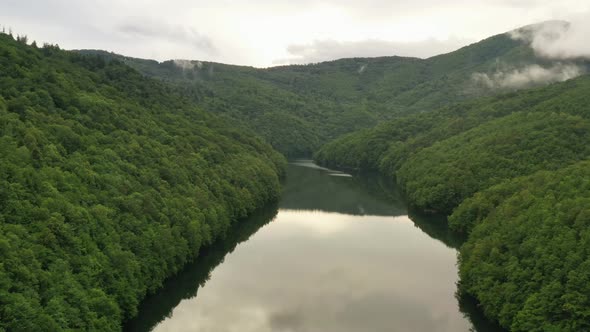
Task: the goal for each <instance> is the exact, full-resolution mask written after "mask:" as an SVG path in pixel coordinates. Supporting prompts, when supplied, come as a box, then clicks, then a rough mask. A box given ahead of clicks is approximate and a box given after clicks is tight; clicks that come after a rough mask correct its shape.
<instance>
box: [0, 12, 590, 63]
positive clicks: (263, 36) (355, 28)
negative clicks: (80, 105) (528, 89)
mask: <svg viewBox="0 0 590 332" xmlns="http://www.w3.org/2000/svg"><path fill="white" fill-rule="evenodd" d="M555 19H559V20H574V21H575V20H577V21H590V1H588V0H559V1H555V0H444V1H441V0H411V1H407V0H406V1H401V0H338V1H337V0H324V1H315V0H296V1H295V0H291V1H286V0H248V1H246V0H208V1H201V0H165V1H162V0H93V1H88V0H70V1H68V0H36V1H34V0H0V26H4V27H5V28H6V29H7V30H8V29H9V28H10V29H11V30H12V31H13V33H14V34H20V35H27V36H28V37H29V40H36V41H37V43H44V42H47V43H52V44H58V45H59V46H60V47H62V48H65V49H103V50H107V51H112V52H115V53H119V54H123V55H127V56H133V57H140V58H148V59H156V60H159V61H163V60H168V59H191V60H201V61H215V62H222V63H230V64H240V65H249V66H255V67H269V66H275V65H282V64H293V63H312V62H320V61H326V60H334V59H338V58H345V57H355V56H359V57H371V56H388V55H400V56H415V57H421V58H425V57H429V56H433V55H436V54H441V53H447V52H450V51H453V50H455V49H458V48H460V47H462V46H465V45H468V44H471V43H473V42H477V41H479V40H481V39H484V38H487V37H490V36H492V35H495V34H499V33H504V32H507V31H510V30H513V29H516V28H518V27H521V26H525V25H528V24H532V23H537V22H541V21H546V20H555Z"/></svg>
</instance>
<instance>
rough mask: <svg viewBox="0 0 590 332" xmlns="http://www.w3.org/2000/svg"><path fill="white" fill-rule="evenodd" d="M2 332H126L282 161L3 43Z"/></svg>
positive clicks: (118, 77)
mask: <svg viewBox="0 0 590 332" xmlns="http://www.w3.org/2000/svg"><path fill="white" fill-rule="evenodd" d="M0 71H1V72H2V75H1V76H0V151H1V153H0V330H1V331H57V330H95V331H97V330H100V331H116V330H120V328H121V323H122V321H123V320H124V319H128V318H130V317H132V316H134V315H135V314H136V312H137V306H138V303H139V302H140V301H141V300H142V299H143V298H144V297H145V296H146V294H148V293H152V292H154V291H155V290H156V289H158V288H159V287H160V286H161V285H162V282H163V281H164V279H165V278H167V277H169V276H171V275H173V274H175V273H177V272H178V271H179V270H180V268H181V267H183V265H185V263H187V262H189V261H190V260H192V259H194V258H195V257H196V256H197V254H198V252H199V249H200V248H201V247H203V246H206V245H209V244H211V243H212V242H213V241H215V240H216V239H218V238H220V237H222V236H224V234H225V233H226V232H227V230H228V229H229V228H230V226H231V225H232V224H233V223H234V222H236V220H237V219H238V218H241V217H244V216H246V215H248V214H250V213H251V212H253V211H254V210H255V209H257V208H259V207H261V206H263V205H265V204H266V203H267V202H270V201H273V200H275V199H276V198H277V197H278V195H279V193H280V188H279V187H280V185H279V177H280V176H281V174H282V173H283V168H284V159H283V157H282V156H280V155H279V154H278V153H276V152H275V151H274V150H272V148H271V147H270V146H269V145H268V144H266V143H264V142H262V141H261V140H259V139H258V138H256V137H255V136H254V134H252V133H251V132H248V131H244V130H239V129H236V128H232V127H229V126H228V125H226V124H224V121H223V120H222V119H220V118H218V117H216V116H214V115H212V114H210V113H208V112H204V111H202V110H200V109H198V108H196V107H195V106H194V104H193V103H192V102H191V101H190V100H187V99H186V98H183V97H182V96H181V95H179V94H178V93H177V92H175V91H174V89H171V88H170V87H168V86H166V85H164V84H162V83H161V82H158V81H155V80H152V79H149V78H146V77H144V76H143V75H141V74H139V73H138V72H137V71H135V70H134V69H132V68H130V67H128V66H126V65H124V64H123V63H121V62H119V61H109V62H105V61H104V60H103V59H102V58H99V57H96V56H83V55H80V54H78V53H74V52H65V51H61V50H60V49H59V48H58V47H56V46H51V45H45V46H44V47H42V48H38V47H37V46H36V45H34V44H33V45H32V46H28V45H27V44H26V39H25V38H19V39H18V40H14V39H13V38H12V36H9V35H5V34H0Z"/></svg>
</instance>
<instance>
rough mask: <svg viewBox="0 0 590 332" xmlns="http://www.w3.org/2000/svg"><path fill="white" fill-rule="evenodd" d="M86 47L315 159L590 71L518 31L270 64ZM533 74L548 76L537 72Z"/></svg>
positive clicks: (286, 151)
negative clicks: (554, 56) (438, 114)
mask: <svg viewBox="0 0 590 332" xmlns="http://www.w3.org/2000/svg"><path fill="white" fill-rule="evenodd" d="M81 52H83V53H93V54H100V55H102V56H103V57H105V58H115V59H119V60H121V61H123V62H125V63H126V64H128V65H129V66H131V67H133V68H135V69H137V70H139V71H140V72H142V73H144V74H145V75H146V76H149V77H154V78H158V79H161V80H164V81H166V82H169V83H173V84H175V85H176V86H178V87H179V89H181V90H182V91H184V93H185V94H186V95H189V96H191V98H193V100H196V101H197V102H198V103H199V104H200V105H201V106H202V107H203V108H204V109H206V110H209V111H212V112H214V113H217V114H223V115H226V116H227V117H229V118H230V119H234V120H238V121H239V122H240V123H242V124H244V125H245V126H246V127H248V128H250V129H252V130H254V131H255V132H257V133H259V134H260V135H261V136H262V137H263V138H265V139H266V141H267V142H269V143H270V144H271V145H272V146H273V147H274V148H275V149H277V150H278V151H280V152H282V153H283V154H284V155H286V156H290V157H294V156H309V155H311V154H312V153H313V152H315V151H317V149H318V148H319V147H320V146H321V145H323V144H324V143H326V142H328V141H330V140H332V139H334V138H337V137H339V136H341V135H343V134H346V133H349V132H353V131H356V130H360V129H363V128H370V127H373V126H375V125H376V124H377V123H380V122H382V121H384V120H388V119H395V118H398V117H400V116H403V115H408V114H414V113H421V112H430V111H433V110H435V109H438V108H440V107H443V106H445V105H449V104H452V103H455V102H458V101H463V100H467V99H471V98H474V97H481V96H488V95H495V94H498V93H502V92H507V91H514V90H517V89H522V88H528V87H533V86H538V85H545V84H547V83H550V82H553V81H554V80H564V79H566V78H570V77H571V76H575V75H576V71H575V70H573V71H572V70H571V69H572V68H574V69H575V68H578V67H580V68H582V69H581V71H585V70H586V69H587V68H588V66H587V63H585V62H581V61H570V62H568V64H564V63H560V62H556V61H550V60H546V59H543V58H539V57H536V56H535V54H534V52H533V50H532V49H531V48H530V47H529V46H528V44H527V43H525V42H523V41H522V40H517V39H514V38H512V37H511V34H510V33H505V34H501V35H497V36H493V37H491V38H488V39H485V40H483V41H480V42H478V43H475V44H473V45H469V46H467V47H464V48H461V49H459V50H457V51H455V52H452V53H449V54H444V55H439V56H435V57H432V58H429V59H418V58H404V57H395V56H392V57H379V58H354V59H341V60H336V61H330V62H324V63H317V64H310V65H292V66H281V67H273V68H267V69H256V68H252V67H240V66H230V65H224V64H219V63H212V62H201V61H189V60H170V61H165V62H162V63H158V62H156V61H153V60H143V59H135V58H130V57H124V56H120V55H116V54H111V53H107V52H104V51H88V50H87V51H81ZM568 69H569V71H568ZM531 71H534V72H539V71H540V72H542V73H544V74H545V75H543V77H541V78H535V75H531V74H530V73H529V72H531ZM564 72H565V74H564ZM568 73H569V75H568ZM564 75H565V76H564ZM517 78H520V79H517Z"/></svg>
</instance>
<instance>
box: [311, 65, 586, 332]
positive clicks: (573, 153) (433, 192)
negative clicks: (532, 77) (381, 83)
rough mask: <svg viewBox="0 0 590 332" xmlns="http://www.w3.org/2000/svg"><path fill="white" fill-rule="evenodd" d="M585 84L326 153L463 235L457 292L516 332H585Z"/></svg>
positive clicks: (388, 132) (487, 102)
mask: <svg viewBox="0 0 590 332" xmlns="http://www.w3.org/2000/svg"><path fill="white" fill-rule="evenodd" d="M589 143H590V76H588V75H585V76H582V77H579V78H577V79H574V80H570V81H567V82H564V83H556V84H553V85H550V86H547V87H544V88H538V89H533V90H526V91H521V92H517V93H510V94H504V95H500V96H496V97H491V98H489V97H488V98H483V99H478V100H473V101H469V102H465V103H460V104H456V105H453V106H448V107H445V108H442V109H440V110H438V111H435V112H431V113H423V114H414V115H410V116H407V117H403V118H400V119H397V120H394V121H391V122H387V123H383V124H381V125H379V126H377V127H376V128H374V129H370V130H363V131H360V132H356V133H352V134H349V135H347V136H344V137H342V138H340V139H337V140H335V141H333V142H331V143H329V144H327V145H325V146H324V147H323V148H322V149H321V150H320V151H319V152H318V153H317V154H316V160H317V161H319V162H320V163H321V164H325V165H331V166H337V167H344V168H352V169H372V170H379V171H380V172H381V173H383V174H386V175H387V176H389V177H390V178H391V179H395V180H396V181H397V182H398V184H399V185H400V187H401V188H402V190H403V192H404V193H405V195H406V196H407V198H408V200H409V202H410V203H411V204H412V205H414V206H416V207H417V208H419V209H420V210H426V211H434V212H439V213H443V214H445V215H450V218H449V223H450V226H451V228H453V229H455V230H457V231H462V232H465V233H467V234H469V237H468V241H467V243H466V244H465V245H464V246H463V247H462V248H461V257H460V258H461V259H460V262H459V267H460V272H461V273H460V276H461V283H460V286H461V287H460V289H461V290H463V291H466V292H468V293H470V294H472V295H474V296H475V297H476V298H477V299H478V300H479V301H480V303H481V305H482V308H483V310H484V312H485V314H486V315H487V316H488V317H489V318H491V319H494V320H497V321H499V322H500V324H501V325H503V326H504V327H506V328H509V329H510V330H513V331H523V332H524V331H587V330H590V323H589V322H590V313H589V312H588V308H590V297H588V294H589V293H588V287H587V285H588V281H589V280H590V269H588V268H587V267H588V264H589V261H588V257H589V255H588V253H589V252H590V242H589V241H588V234H587V233H588V232H587V230H588V222H589V220H590V219H589V218H588V216H589V215H590V212H589V211H590V210H588V209H589V206H590V205H589V203H588V202H589V200H590V189H589V188H590V187H589V183H590V173H589V170H590V165H589V164H588V159H589V158H590V144H589Z"/></svg>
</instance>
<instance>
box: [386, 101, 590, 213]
mask: <svg viewBox="0 0 590 332" xmlns="http://www.w3.org/2000/svg"><path fill="white" fill-rule="evenodd" d="M589 141H590V121H588V120H586V119H584V118H581V117H579V116H572V115H567V114H557V113H544V112H532V113H524V112H521V113H514V114H512V115H509V116H506V117H502V118H500V119H498V120H494V121H490V122H488V123H485V124H483V125H481V126H478V127H476V128H474V129H471V130H469V131H466V132H464V133H462V134H459V135H456V136H453V137H451V138H449V139H446V140H443V141H440V142H437V143H435V144H434V145H432V146H430V147H428V148H425V149H422V150H421V151H419V152H417V153H415V154H414V155H412V156H411V157H410V158H409V159H408V160H407V161H406V162H405V163H404V164H403V166H402V167H401V168H400V169H399V171H398V172H397V179H398V182H399V183H401V184H402V185H403V189H404V191H405V192H406V193H407V195H408V199H409V200H410V201H411V202H412V203H413V204H414V205H415V206H416V207H418V208H421V209H431V210H435V211H438V212H442V213H444V214H449V213H450V212H451V211H452V210H453V208H455V207H456V206H457V205H459V204H460V203H461V202H462V201H463V200H465V199H466V198H468V197H470V196H471V195H473V194H474V193H476V192H478V191H480V190H482V189H485V188H488V187H490V186H492V185H494V184H497V183H499V182H501V181H503V180H504V179H510V178H514V177H517V176H520V175H526V174H531V173H533V172H535V171H538V170H554V169H558V168H560V167H563V166H566V165H569V164H572V163H574V162H576V161H579V160H583V159H586V158H587V157H588V156H590V146H588V142H589Z"/></svg>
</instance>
